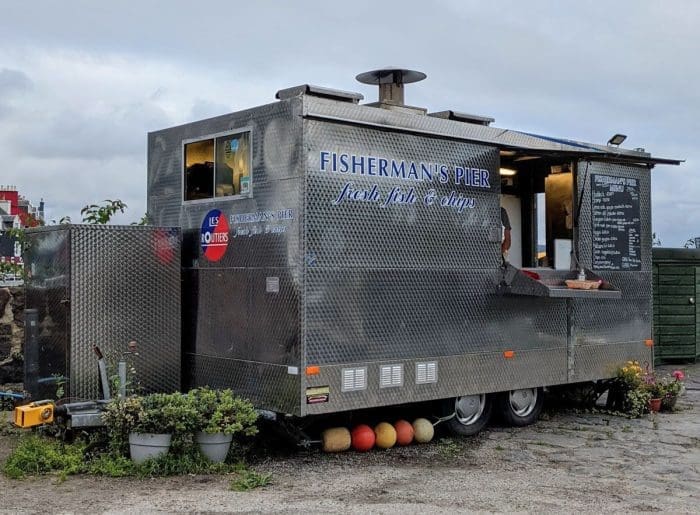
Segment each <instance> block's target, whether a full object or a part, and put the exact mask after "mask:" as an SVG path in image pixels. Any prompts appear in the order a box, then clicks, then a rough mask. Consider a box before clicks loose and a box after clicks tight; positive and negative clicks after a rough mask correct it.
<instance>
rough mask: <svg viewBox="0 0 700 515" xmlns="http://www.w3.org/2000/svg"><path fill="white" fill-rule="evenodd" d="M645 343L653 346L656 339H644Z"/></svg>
mask: <svg viewBox="0 0 700 515" xmlns="http://www.w3.org/2000/svg"><path fill="white" fill-rule="evenodd" d="M644 345H646V346H647V347H653V346H654V340H644Z"/></svg>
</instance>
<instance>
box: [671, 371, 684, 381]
mask: <svg viewBox="0 0 700 515" xmlns="http://www.w3.org/2000/svg"><path fill="white" fill-rule="evenodd" d="M672 375H673V377H675V378H676V381H683V379H685V374H684V373H683V371H682V370H674V371H673V374H672Z"/></svg>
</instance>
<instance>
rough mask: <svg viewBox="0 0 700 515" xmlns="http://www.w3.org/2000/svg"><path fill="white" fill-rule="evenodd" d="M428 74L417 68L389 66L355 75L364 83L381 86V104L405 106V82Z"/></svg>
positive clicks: (422, 77)
mask: <svg viewBox="0 0 700 515" xmlns="http://www.w3.org/2000/svg"><path fill="white" fill-rule="evenodd" d="M426 77H427V75H426V74H425V73H423V72H418V71H415V70H407V69H404V68H394V67H387V68H381V69H379V70H371V71H368V72H365V73H361V74H359V75H358V76H357V77H355V78H356V79H357V80H358V81H359V82H361V83H363V84H376V85H378V86H379V104H392V105H396V106H403V105H405V104H404V87H403V85H404V84H410V83H412V82H418V81H421V80H423V79H425V78H426Z"/></svg>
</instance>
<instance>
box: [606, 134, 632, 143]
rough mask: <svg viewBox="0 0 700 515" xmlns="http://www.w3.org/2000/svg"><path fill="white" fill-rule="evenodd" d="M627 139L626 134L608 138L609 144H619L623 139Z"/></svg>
mask: <svg viewBox="0 0 700 515" xmlns="http://www.w3.org/2000/svg"><path fill="white" fill-rule="evenodd" d="M626 139H627V136H626V135H624V134H615V135H614V136H613V137H612V138H610V139H609V140H608V145H619V144H620V143H622V142H623V141H625V140H626Z"/></svg>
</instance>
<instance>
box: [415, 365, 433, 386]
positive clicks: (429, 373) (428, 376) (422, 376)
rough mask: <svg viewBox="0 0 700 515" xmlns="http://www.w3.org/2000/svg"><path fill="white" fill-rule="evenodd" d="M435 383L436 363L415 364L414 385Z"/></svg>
mask: <svg viewBox="0 0 700 515" xmlns="http://www.w3.org/2000/svg"><path fill="white" fill-rule="evenodd" d="M427 383H437V362H435V361H428V362H425V363H416V384H427Z"/></svg>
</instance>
